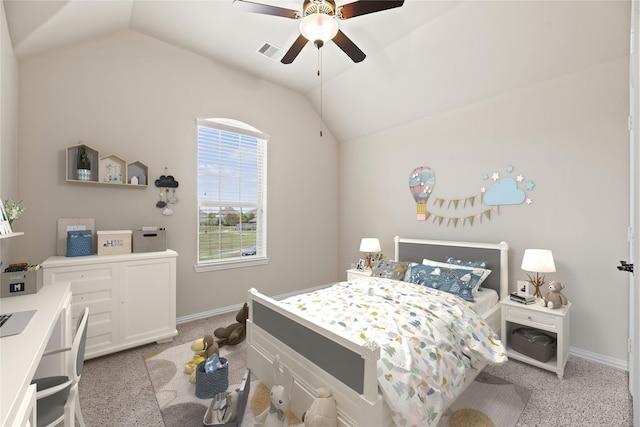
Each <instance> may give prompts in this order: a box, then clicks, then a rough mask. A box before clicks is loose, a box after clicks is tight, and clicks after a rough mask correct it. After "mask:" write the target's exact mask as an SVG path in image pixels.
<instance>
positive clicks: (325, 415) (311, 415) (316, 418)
mask: <svg viewBox="0 0 640 427" xmlns="http://www.w3.org/2000/svg"><path fill="white" fill-rule="evenodd" d="M316 393H317V395H318V397H316V399H315V400H314V401H313V402H312V403H311V406H309V409H308V410H307V411H306V412H305V413H304V414H302V421H304V427H338V409H337V408H336V401H335V400H334V398H333V397H332V396H331V390H329V389H328V388H327V387H319V388H317V389H316Z"/></svg>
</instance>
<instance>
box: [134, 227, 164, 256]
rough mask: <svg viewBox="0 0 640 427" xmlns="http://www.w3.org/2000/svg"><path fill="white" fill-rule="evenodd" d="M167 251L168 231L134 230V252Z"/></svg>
mask: <svg viewBox="0 0 640 427" xmlns="http://www.w3.org/2000/svg"><path fill="white" fill-rule="evenodd" d="M166 250H167V232H166V230H153V231H144V230H134V232H133V252H134V253H138V252H160V251H166Z"/></svg>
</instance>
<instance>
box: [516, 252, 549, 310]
mask: <svg viewBox="0 0 640 427" xmlns="http://www.w3.org/2000/svg"><path fill="white" fill-rule="evenodd" d="M520 268H522V269H523V270H524V271H529V272H531V273H536V275H535V277H534V276H533V275H531V274H527V277H529V283H531V284H532V285H533V286H534V287H535V288H536V291H535V292H534V294H533V296H534V297H537V298H542V294H541V293H540V287H541V286H542V285H544V276H541V275H540V273H553V272H555V271H556V265H555V264H554V262H553V254H552V253H551V251H550V250H547V249H526V250H525V251H524V256H523V257H522V266H521V267H520Z"/></svg>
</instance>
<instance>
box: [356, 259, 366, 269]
mask: <svg viewBox="0 0 640 427" xmlns="http://www.w3.org/2000/svg"><path fill="white" fill-rule="evenodd" d="M366 264H367V263H366V262H365V260H363V259H359V260H358V263H357V264H356V270H358V271H364V268H365V265H366Z"/></svg>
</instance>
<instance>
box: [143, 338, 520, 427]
mask: <svg viewBox="0 0 640 427" xmlns="http://www.w3.org/2000/svg"><path fill="white" fill-rule="evenodd" d="M247 345H248V344H247V343H246V341H245V342H243V343H241V344H238V345H236V346H224V347H222V348H221V349H220V356H221V357H225V358H226V359H227V360H228V361H229V388H228V390H233V389H237V388H239V387H240V383H241V382H242V377H243V375H244V373H245V369H246V363H247V362H246V354H247V352H246V347H247ZM192 356H193V352H192V351H191V343H185V344H180V345H177V346H175V347H171V348H168V349H166V350H164V351H162V352H159V353H157V354H149V355H145V356H144V358H145V364H146V366H147V371H148V373H149V377H150V379H151V384H152V385H153V388H154V390H155V393H156V399H157V400H158V405H159V406H160V412H161V413H162V418H163V420H164V423H165V426H166V427H188V426H202V421H203V418H204V414H205V412H206V410H207V408H208V406H209V403H210V402H211V399H199V398H197V397H196V395H195V384H192V383H190V382H189V375H187V374H186V373H184V365H185V363H187V362H188V361H189V360H190V359H191V357H192ZM261 387H264V386H262V385H261V384H260V382H259V381H258V380H257V379H256V378H255V377H252V381H251V385H250V394H249V400H248V402H250V403H248V404H247V408H246V410H245V413H244V418H243V420H242V424H241V426H242V427H254V426H255V425H256V424H257V422H256V420H255V417H254V415H253V414H254V413H259V408H256V407H255V402H256V400H258V399H254V394H255V393H256V391H258V393H261V392H264V393H266V394H267V396H268V390H266V391H264V390H262V389H261ZM530 396H531V391H529V390H526V389H523V388H521V387H518V386H516V385H514V384H512V383H509V382H507V381H505V380H502V379H500V378H497V377H495V376H493V375H490V374H487V373H484V372H482V373H480V375H478V377H477V378H476V380H475V381H474V382H473V383H472V384H470V385H469V387H467V389H466V390H465V391H464V393H463V394H462V395H461V396H460V397H459V398H458V399H457V400H456V401H455V402H454V403H453V404H452V405H451V407H450V408H449V409H448V410H447V411H446V412H445V413H444V414H443V416H442V418H441V419H440V423H439V424H438V427H510V426H515V425H516V424H517V422H518V419H519V418H520V415H521V414H522V411H523V410H524V408H525V406H526V405H527V402H528V400H529V397H530ZM267 400H268V397H267ZM252 404H253V407H252ZM291 421H292V422H291V425H292V426H295V425H296V423H295V422H294V420H293V419H291ZM296 421H299V420H296ZM298 425H301V424H298Z"/></svg>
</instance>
